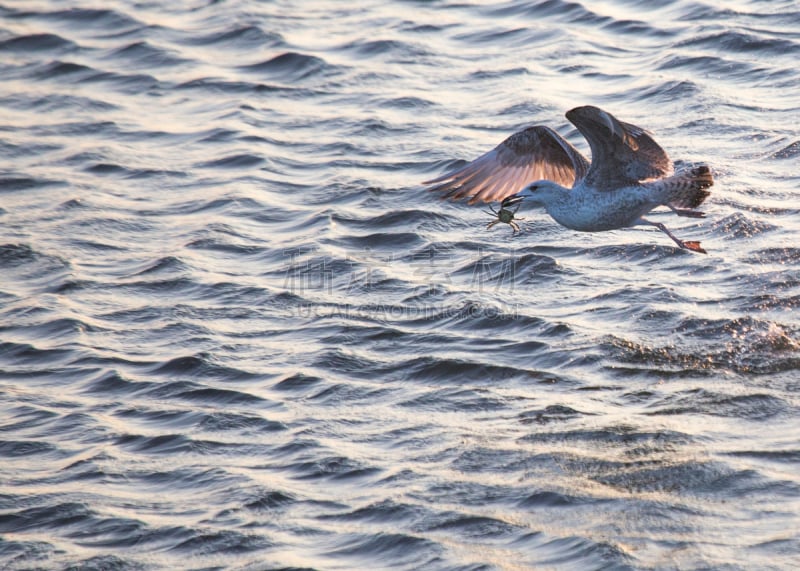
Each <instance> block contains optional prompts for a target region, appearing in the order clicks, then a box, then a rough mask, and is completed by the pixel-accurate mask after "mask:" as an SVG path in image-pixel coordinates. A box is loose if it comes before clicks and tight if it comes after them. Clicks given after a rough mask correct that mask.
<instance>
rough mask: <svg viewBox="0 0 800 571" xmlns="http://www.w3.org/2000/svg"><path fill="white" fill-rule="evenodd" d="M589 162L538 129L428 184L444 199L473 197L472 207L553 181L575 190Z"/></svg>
mask: <svg viewBox="0 0 800 571" xmlns="http://www.w3.org/2000/svg"><path fill="white" fill-rule="evenodd" d="M588 168H589V161H587V160H586V158H585V157H584V156H583V155H582V154H581V153H580V152H579V151H578V150H577V149H576V148H575V147H573V146H572V145H571V144H569V142H567V141H566V140H565V139H564V138H563V137H562V136H561V135H559V134H558V133H556V132H555V131H554V130H552V129H550V128H549V127H544V126H542V125H536V126H534V127H528V128H526V129H523V130H522V131H519V132H517V133H514V134H513V135H511V136H510V137H508V138H507V139H506V140H505V141H503V142H502V143H500V144H499V145H497V146H496V147H495V148H494V149H492V150H491V151H489V152H488V153H486V154H484V155H481V156H480V157H478V158H477V159H475V160H474V161H472V162H471V163H469V164H467V165H465V166H463V167H460V168H457V169H454V170H452V171H450V172H448V173H445V174H443V175H442V176H440V177H438V178H435V179H433V180H429V181H426V182H424V183H423V184H428V185H435V186H432V187H431V188H430V189H429V190H432V191H437V192H445V193H446V194H445V195H444V196H443V198H452V199H459V198H464V197H469V203H470V204H474V203H476V202H479V201H483V202H492V201H495V200H502V199H503V198H505V197H506V196H509V195H511V194H514V193H516V192H519V190H520V189H522V187H523V186H525V185H526V184H528V183H530V182H534V181H537V180H542V179H549V180H552V181H555V182H557V183H558V184H561V185H563V186H573V185H574V184H575V182H576V181H578V180H580V179H581V178H583V176H584V175H585V174H586V171H587V169H588Z"/></svg>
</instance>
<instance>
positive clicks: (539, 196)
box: [514, 180, 569, 206]
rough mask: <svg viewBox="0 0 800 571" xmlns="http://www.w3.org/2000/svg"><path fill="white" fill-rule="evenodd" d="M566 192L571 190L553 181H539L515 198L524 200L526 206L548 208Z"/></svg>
mask: <svg viewBox="0 0 800 571" xmlns="http://www.w3.org/2000/svg"><path fill="white" fill-rule="evenodd" d="M565 192H569V190H568V189H566V188H564V187H563V186H561V185H560V184H557V183H555V182H553V181H552V180H537V181H536V182H532V183H530V184H529V185H527V186H526V187H525V188H523V189H522V190H520V191H519V192H518V193H517V194H515V195H514V198H524V199H525V204H534V205H539V206H547V205H548V204H550V203H552V202H553V201H554V200H556V198H557V197H559V196H563V195H564V193H565Z"/></svg>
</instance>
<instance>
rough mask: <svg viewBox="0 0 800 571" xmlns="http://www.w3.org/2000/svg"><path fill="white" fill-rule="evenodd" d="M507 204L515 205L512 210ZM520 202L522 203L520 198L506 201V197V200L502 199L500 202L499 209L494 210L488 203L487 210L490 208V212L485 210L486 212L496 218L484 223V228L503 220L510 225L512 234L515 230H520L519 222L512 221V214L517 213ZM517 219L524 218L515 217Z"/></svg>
mask: <svg viewBox="0 0 800 571" xmlns="http://www.w3.org/2000/svg"><path fill="white" fill-rule="evenodd" d="M507 204H508V205H510V206H513V205H514V204H516V205H517V207H516V208H515V209H514V210H511V209H510V208H506V205H507ZM520 204H522V201H521V200H520V201H508V200H507V199H506V200H504V201H503V202H501V203H500V210H495V209H494V208H492V205H491V204H490V205H489V210H491V212H489V210H487V211H486V212H487V214H491V215H492V216H496V217H497V218H496V220H492V221H491V222H489V223H488V224H487V225H486V229H487V230H489V229H490V228H491V227H492V226H494V225H495V224H498V223H500V222H503V223H504V224H508V225H509V226H511V233H512V235H513V234H516V233H517V232H519V231H520V229H519V224H517V223H516V222H514V215H515V214H516V213H517V210H519V206H520ZM517 220H525V219H524V218H517Z"/></svg>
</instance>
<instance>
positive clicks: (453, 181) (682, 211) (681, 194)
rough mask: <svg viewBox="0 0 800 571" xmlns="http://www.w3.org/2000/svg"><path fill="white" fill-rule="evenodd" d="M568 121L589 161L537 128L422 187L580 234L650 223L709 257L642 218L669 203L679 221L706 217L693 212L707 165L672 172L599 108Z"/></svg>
mask: <svg viewBox="0 0 800 571" xmlns="http://www.w3.org/2000/svg"><path fill="white" fill-rule="evenodd" d="M566 117H567V119H569V121H570V122H571V123H572V124H573V125H575V127H577V128H578V131H580V132H581V134H582V135H583V136H584V137H585V138H586V140H587V141H588V143H589V148H590V150H591V153H592V161H591V163H590V162H589V160H587V159H586V157H584V156H583V155H582V154H581V153H580V151H578V150H577V149H576V148H575V147H573V146H572V145H571V144H570V143H569V142H568V141H567V140H566V139H564V138H563V137H562V136H561V135H559V134H558V133H557V132H556V131H554V130H553V129H551V128H550V127H546V126H544V125H535V126H532V127H527V128H525V129H523V130H522V131H519V132H517V133H514V134H513V135H511V136H510V137H508V138H507V139H506V140H505V141H503V142H502V143H500V144H499V145H498V146H497V147H495V148H494V149H492V150H491V151H489V152H488V153H486V154H484V155H481V156H480V157H478V158H477V159H475V160H474V161H472V162H471V163H468V164H467V165H465V166H462V167H459V168H456V169H454V170H451V171H449V172H447V173H445V174H443V175H442V176H440V177H438V178H435V179H433V180H429V181H426V182H424V183H423V184H424V185H433V186H430V188H429V190H431V191H437V192H444V193H445V194H444V196H443V198H451V199H454V200H455V199H461V198H469V203H470V204H474V203H476V202H491V201H495V200H502V203H501V208H505V207H507V206H511V205H514V204H517V205H519V204H520V202H522V201H524V203H525V204H533V205H536V206H542V207H544V209H545V211H547V213H548V214H549V215H550V216H551V217H552V218H553V219H554V220H555V221H556V222H558V223H559V224H561V225H562V226H566V227H567V228H570V229H572V230H578V231H581V232H601V231H605V230H616V229H619V228H630V227H632V226H654V227H656V228H658V229H659V230H661V231H662V232H664V233H665V234H666V235H667V236H669V237H670V238H671V239H672V240H673V241H674V242H675V243H676V244H677V245H678V246H680V247H681V248H683V249H686V250H691V251H693V252H700V253H703V254H705V253H706V251H705V250H704V249H703V248H701V247H700V242H694V241H684V240H680V239H679V238H677V237H676V236H675V235H674V234H673V233H672V232H670V231H669V230H668V229H667V227H666V226H664V224H662V223H661V222H652V221H650V220H647V219H646V218H644V216H645V215H646V214H647V213H648V212H650V211H651V210H653V209H654V208H657V207H659V206H666V207H667V208H669V209H670V210H671V211H672V212H673V213H675V214H677V215H678V216H685V217H689V218H703V217H705V213H703V212H700V211H698V210H695V209H696V208H697V207H698V206H700V205H701V204H702V203H703V201H704V200H705V199H706V198H707V197H708V195H709V194H710V192H709V191H708V190H707V189H708V188H709V187H711V186H712V185H713V184H714V179H713V176H712V174H711V169H710V168H709V167H708V165H705V164H696V165H691V166H686V167H684V168H680V169H679V170H677V171H676V170H675V168H674V166H673V164H672V161H671V160H670V159H669V157H668V156H667V153H666V152H665V151H664V149H662V148H661V147H660V146H659V145H658V144H657V143H656V142H655V141H654V140H653V139H652V137H651V134H650V133H648V132H647V131H645V130H644V129H641V128H639V127H637V126H635V125H631V124H630V123H623V122H622V121H620V120H618V119H617V118H616V117H614V116H613V115H612V114H611V113H608V112H607V111H603V110H602V109H599V108H597V107H593V106H591V105H586V106H583V107H576V108H574V109H571V110H570V111H567V113H566ZM520 189H521V190H520ZM518 207H519V206H518ZM501 212H502V210H501ZM511 216H512V218H513V215H511Z"/></svg>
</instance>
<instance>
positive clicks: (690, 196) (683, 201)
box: [663, 165, 714, 208]
mask: <svg viewBox="0 0 800 571" xmlns="http://www.w3.org/2000/svg"><path fill="white" fill-rule="evenodd" d="M663 182H664V185H665V187H666V188H665V190H666V191H667V200H666V201H665V204H668V205H669V206H673V207H675V208H697V207H698V206H700V205H701V204H703V201H704V200H705V199H706V198H708V195H709V194H711V191H709V190H706V189H707V188H709V187H711V186H712V185H713V184H714V177H713V175H712V174H711V169H710V168H708V165H695V166H692V167H690V168H687V169H684V170H681V171H679V172H677V173H675V174H674V175H672V176H671V177H669V178H667V179H664V181H663Z"/></svg>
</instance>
